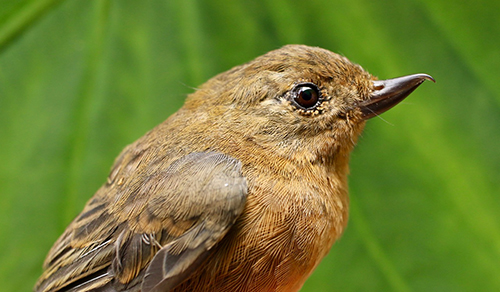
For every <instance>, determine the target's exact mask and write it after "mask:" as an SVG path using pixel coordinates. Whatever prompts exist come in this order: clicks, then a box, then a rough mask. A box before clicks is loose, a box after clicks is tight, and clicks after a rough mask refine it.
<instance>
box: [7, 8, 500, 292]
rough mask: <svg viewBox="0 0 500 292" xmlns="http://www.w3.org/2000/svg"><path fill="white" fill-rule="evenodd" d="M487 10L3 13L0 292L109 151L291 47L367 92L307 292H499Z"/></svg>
mask: <svg viewBox="0 0 500 292" xmlns="http://www.w3.org/2000/svg"><path fill="white" fill-rule="evenodd" d="M499 12H500V2H499V1H496V0H493V1H452V0H393V1H379V2H376V1H373V0H344V1H319V0H308V1H285V0H271V1H248V0H247V1H243V0H241V1H234V0H233V1H229V0H228V1H194V0H182V1H181V0H177V1H137V0H136V1H134V0H116V1H95V0H92V1H91V0H67V1H54V0H39V1H23V0H17V1H14V0H3V1H0V291H29V290H30V289H31V287H32V286H33V284H34V283H35V281H36V278H37V277H38V275H39V274H40V273H41V265H42V262H43V259H44V257H45V255H46V253H47V252H48V250H49V248H50V246H51V245H52V243H53V242H54V241H55V240H56V238H57V237H58V236H59V235H60V234H61V233H62V231H63V230H64V228H65V227H66V226H67V224H68V223H69V222H70V221H71V220H72V218H74V216H76V215H77V214H78V213H79V212H80V210H81V209H82V207H83V205H84V204H85V202H86V201H87V199H89V198H90V197H91V196H92V194H93V193H94V192H95V191H96V190H97V188H98V187H99V186H100V185H101V184H102V183H103V182H104V181H105V178H106V175H107V173H108V171H109V168H110V166H111V164H112V162H113V160H114V158H115V157H116V156H117V155H118V153H119V152H120V150H121V149H122V148H123V147H124V146H125V145H127V144H128V143H131V142H133V141H134V140H135V139H137V138H139V137H140V136H141V135H142V134H144V133H145V132H146V131H148V130H149V129H151V128H152V127H153V126H155V125H156V124H158V123H160V122H161V121H163V120H164V119H166V118H167V117H168V116H169V115H170V114H171V113H172V112H174V111H175V110H176V109H177V108H179V107H180V106H181V105H182V103H183V100H184V98H185V96H186V94H188V93H190V92H192V91H193V89H192V88H194V87H196V86H199V85H200V84H201V83H203V82H204V81H205V80H207V79H208V78H210V77H211V76H213V75H215V74H217V73H219V72H222V71H225V70H227V69H229V68H231V67H232V66H235V65H238V64H240V63H243V62H246V61H249V60H251V59H253V58H254V57H256V56H258V55H261V54H263V53H265V52H267V51H269V50H272V49H276V48H279V47H281V46H282V45H284V44H289V43H302V44H308V45H315V46H321V47H324V48H327V49H329V50H332V51H335V52H338V53H341V54H343V55H345V56H347V57H348V58H349V59H351V60H352V61H354V62H356V63H359V64H361V65H362V66H363V67H364V68H365V69H367V70H368V71H370V72H371V73H372V74H374V75H377V76H379V77H380V78H382V79H384V78H391V77H396V76H401V75H405V74H410V73H420V72H425V73H429V74H431V75H432V76H434V78H435V79H436V80H437V83H436V84H432V83H431V82H426V83H425V84H423V85H422V86H421V87H420V88H419V89H418V90H417V91H416V92H415V93H414V94H412V95H411V96H410V97H409V98H408V99H407V100H406V101H404V102H403V103H402V104H400V105H398V106H397V107H396V108H395V109H393V110H391V111H389V112H388V113H386V114H384V115H383V116H382V118H375V119H373V120H371V121H369V122H368V125H367V128H366V130H365V132H364V133H363V135H362V137H361V138H360V141H359V145H358V146H357V148H356V150H355V151H354V152H353V154H352V161H351V176H350V189H351V202H352V205H351V218H350V222H349V226H348V228H347V231H346V232H345V234H344V236H343V238H342V239H341V240H340V241H339V242H337V243H336V244H335V245H334V247H333V249H332V251H331V252H330V254H329V255H328V257H327V258H326V259H325V260H323V262H322V263H321V265H320V266H319V267H318V269H317V270H316V272H315V273H314V274H313V275H312V277H311V278H310V279H309V280H308V281H307V283H306V284H305V286H304V288H303V291H500V196H499V186H500V184H499V180H500V175H499V171H500V155H498V153H499V149H500V135H499V125H500V86H499V77H500V74H499V72H500V69H499V68H500V20H499V19H500V18H499V17H498V13H499Z"/></svg>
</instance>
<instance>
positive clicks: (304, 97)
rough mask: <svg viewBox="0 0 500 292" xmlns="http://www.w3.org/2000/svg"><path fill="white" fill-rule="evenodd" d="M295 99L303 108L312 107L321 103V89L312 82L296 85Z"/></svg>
mask: <svg viewBox="0 0 500 292" xmlns="http://www.w3.org/2000/svg"><path fill="white" fill-rule="evenodd" d="M293 100H294V101H295V103H296V104H297V105H299V106H300V107H301V108H303V109H312V108H314V107H315V106H316V105H317V104H318V103H319V91H318V88H317V87H316V85H314V84H312V83H306V84H301V85H298V86H297V87H295V89H294V92H293Z"/></svg>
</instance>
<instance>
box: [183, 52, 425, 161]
mask: <svg viewBox="0 0 500 292" xmlns="http://www.w3.org/2000/svg"><path fill="white" fill-rule="evenodd" d="M425 79H429V80H432V77H430V76H429V75H426V74H416V75H411V76H406V77H400V78H396V79H390V80H385V81H384V80H382V81H379V80H376V78H375V77H373V76H372V75H370V74H369V73H368V72H366V71H365V70H363V68H361V67H360V66H359V65H357V64H354V63H352V62H350V61H349V60H348V59H347V58H345V57H343V56H340V55H338V54H335V53H332V52H330V51H328V50H325V49H321V48H316V47H308V46H304V45H288V46H285V47H283V48H281V49H278V50H275V51H271V52H269V53H267V54H265V55H263V56H260V57H258V58H256V59H254V60H253V61H251V62H249V63H246V64H244V65H241V66H237V67H234V68H233V69H231V70H229V71H227V72H224V73H221V74H219V75H217V76H215V77H214V78H212V79H210V80H209V81H208V82H206V83H205V84H204V85H203V86H202V87H201V88H200V89H199V90H198V91H197V92H195V93H194V94H192V95H191V96H190V97H189V98H188V100H187V101H186V105H185V109H186V110H189V111H193V112H194V113H195V115H194V116H196V121H197V122H199V123H203V124H205V125H206V126H207V127H209V128H210V131H209V133H212V134H213V135H215V136H217V139H219V141H220V140H221V139H222V140H224V139H226V140H234V141H236V142H241V141H245V142H251V143H254V144H255V145H256V146H258V147H257V148H259V149H263V150H264V151H273V152H274V153H276V154H278V155H280V156H282V157H285V158H287V159H291V160H302V162H305V161H307V162H308V163H312V162H325V161H329V160H331V159H334V158H335V157H336V158H335V159H337V158H339V157H347V156H348V154H349V152H350V151H351V149H352V147H353V146H354V144H355V141H356V140H357V137H358V136H359V134H360V133H361V131H362V129H363V126H364V124H365V121H366V120H367V119H369V118H371V117H373V116H376V115H378V114H381V113H383V112H385V111H386V110H388V109H389V108H391V107H392V106H394V105H396V104H397V103H399V102H400V101H401V100H403V99H404V98H405V97H406V96H407V95H409V94H410V93H411V92H412V91H413V90H414V89H415V88H417V87H418V86H419V85H420V84H421V83H422V82H423V81H424V80H425Z"/></svg>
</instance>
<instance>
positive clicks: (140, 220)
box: [35, 152, 247, 292]
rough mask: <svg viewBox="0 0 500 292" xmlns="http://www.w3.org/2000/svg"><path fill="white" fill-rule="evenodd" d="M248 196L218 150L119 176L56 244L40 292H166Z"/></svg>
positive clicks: (236, 165)
mask: <svg viewBox="0 0 500 292" xmlns="http://www.w3.org/2000/svg"><path fill="white" fill-rule="evenodd" d="M119 160H120V158H119ZM133 160H134V159H130V161H129V162H128V163H125V164H126V165H130V164H131V163H132V161H133ZM118 164H123V163H120V161H118V162H117V164H116V165H118ZM151 168H153V169H154V168H155V167H154V166H151V167H149V168H148V169H151ZM116 181H117V182H116ZM109 193H112V194H113V195H111V196H110V195H109ZM246 195H247V185H246V180H245V178H244V177H243V175H242V172H241V163H240V162H239V161H238V160H236V159H234V158H231V157H229V156H227V155H225V154H221V153H217V152H199V153H192V154H189V155H186V156H184V157H182V158H180V159H178V160H176V161H174V162H173V163H171V164H170V166H169V167H168V168H167V169H159V168H158V169H156V170H153V171H151V170H149V171H148V172H144V173H143V174H139V175H135V176H133V179H132V178H131V179H129V180H124V181H121V182H120V180H118V179H116V180H114V182H112V183H108V185H106V186H103V188H101V189H100V190H99V191H98V192H97V193H96V195H95V196H94V197H93V198H92V199H91V200H90V201H89V202H88V203H87V205H86V207H85V209H84V210H83V212H82V213H81V214H80V215H79V216H78V217H77V218H76V219H75V220H74V221H73V222H72V223H71V225H70V226H69V227H68V229H67V230H66V231H65V232H64V234H63V235H62V236H61V237H60V238H59V240H58V241H57V242H56V243H55V245H54V246H53V247H52V249H51V251H50V252H49V255H48V257H47V259H46V261H45V264H44V268H45V272H44V274H43V275H42V277H41V278H40V280H39V282H38V283H37V286H36V287H35V289H36V291H91V290H92V291H125V290H134V291H135V289H137V290H139V288H141V285H142V288H141V289H142V291H143V292H149V291H168V290H169V289H171V288H173V287H175V286H177V284H179V283H180V282H182V281H183V280H184V279H186V278H187V277H188V276H189V275H190V274H191V272H193V271H194V269H195V268H196V267H197V266H198V265H199V264H200V263H201V262H202V261H203V260H204V259H205V258H206V257H207V256H208V254H209V252H210V250H211V248H212V247H213V246H214V245H215V244H216V243H217V242H219V241H220V240H221V239H222V238H223V237H224V235H225V234H226V233H227V231H228V230H229V228H230V227H231V226H232V225H233V223H234V222H235V221H236V218H237V217H238V216H239V215H240V214H241V212H242V210H243V208H244V205H245V202H246ZM131 287H132V288H133V287H135V288H134V289H132V288H131Z"/></svg>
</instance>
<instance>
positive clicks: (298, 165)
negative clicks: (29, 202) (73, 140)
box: [34, 45, 434, 292]
mask: <svg viewBox="0 0 500 292" xmlns="http://www.w3.org/2000/svg"><path fill="white" fill-rule="evenodd" d="M425 80H431V81H434V79H433V78H432V77H431V76H430V75H428V74H423V73H420V74H413V75H407V76H403V77H397V78H393V79H386V80H379V79H378V78H377V77H375V76H373V75H371V74H370V73H368V72H367V71H365V70H364V69H363V68H362V67H361V66H360V65H357V64H355V63H353V62H351V61H349V60H348V59H347V58H346V57H344V56H341V55H338V54H336V53H333V52H331V51H329V50H326V49H322V48H319V47H311V46H306V45H286V46H284V47H281V48H279V49H275V50H273V51H270V52H268V53H266V54H264V55H262V56H259V57H257V58H255V59H254V60H252V61H249V62H248V63H245V64H243V65H239V66H236V67H234V68H232V69H230V70H228V71H226V72H223V73H220V74H218V75H216V76H215V77H213V78H211V79H209V80H208V81H207V82H206V83H204V84H203V85H202V86H201V87H199V88H198V89H196V91H195V92H194V93H192V94H189V95H188V96H187V98H186V101H185V103H184V105H183V106H182V107H181V108H180V109H179V110H178V111H177V112H175V113H174V114H173V115H171V116H170V117H168V118H167V120H165V121H164V122H163V123H161V124H159V125H158V126H156V127H155V128H153V129H152V130H150V131H149V132H147V133H146V134H145V135H144V136H143V137H141V138H140V139H139V140H137V141H136V142H134V143H132V144H130V145H128V146H127V147H125V149H124V150H123V151H122V152H121V154H120V155H119V156H118V157H117V158H116V160H115V162H114V164H113V166H112V168H111V171H110V173H109V176H108V177H107V180H106V182H105V183H104V184H103V185H102V186H101V187H100V188H99V189H98V190H97V192H96V193H95V195H94V196H93V197H92V198H90V200H89V201H88V202H87V204H86V205H85V207H84V208H83V211H82V212H81V213H80V214H79V215H78V216H77V217H76V218H75V219H74V220H73V221H72V222H71V223H70V224H69V226H68V227H67V229H66V230H65V231H64V233H63V234H62V235H61V236H60V237H59V239H58V240H57V241H56V242H55V244H54V245H53V247H52V248H51V249H50V251H49V253H48V255H47V257H46V260H45V262H44V265H43V268H44V270H43V273H42V275H41V276H40V278H39V280H38V282H37V283H36V285H35V287H34V291H37V292H49V291H51V292H55V291H57V292H62V291H68V292H69V291H73V292H75V291H80V292H85V291H103V292H104V291H106V292H111V291H126V292H139V291H141V292H166V291H173V292H180V291H262V292H264V291H266V292H267V291H299V290H300V289H301V287H302V286H303V284H304V282H305V281H306V279H307V278H308V277H309V276H310V275H311V273H312V272H313V271H314V269H315V268H316V266H317V265H318V264H319V263H320V261H321V259H322V258H323V257H325V255H326V254H327V253H328V252H329V250H330V249H331V247H332V245H333V244H334V242H335V241H336V240H337V239H338V238H339V237H340V236H341V235H342V233H343V231H344V229H345V228H346V225H347V221H348V209H349V197H348V173H349V157H350V153H351V151H352V150H353V148H354V146H355V144H356V143H357V140H358V137H359V136H360V134H361V132H362V130H363V127H364V125H365V122H366V121H367V120H368V119H370V118H373V117H377V116H379V115H380V114H382V113H384V112H385V111H387V110H389V109H390V108H392V107H393V106H395V105H396V104H398V103H399V102H401V101H402V100H403V99H405V98H406V97H407V96H408V95H409V94H410V93H411V92H412V91H413V90H415V89H416V88H417V87H419V86H420V84H422V83H423V82H424V81H425Z"/></svg>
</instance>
